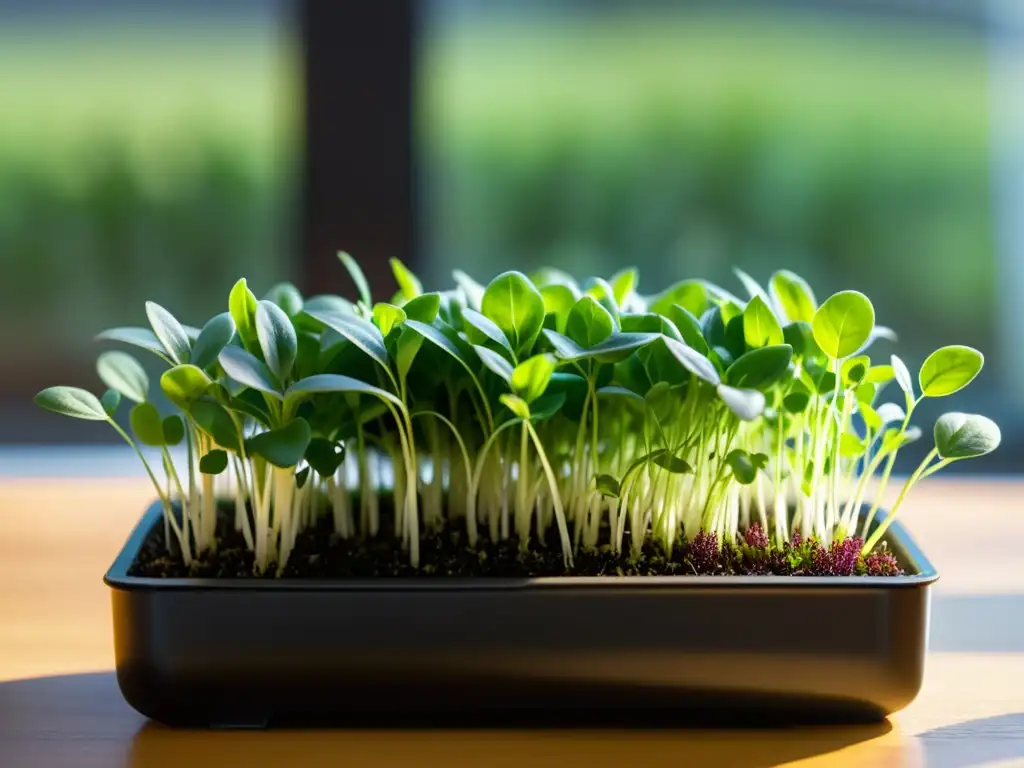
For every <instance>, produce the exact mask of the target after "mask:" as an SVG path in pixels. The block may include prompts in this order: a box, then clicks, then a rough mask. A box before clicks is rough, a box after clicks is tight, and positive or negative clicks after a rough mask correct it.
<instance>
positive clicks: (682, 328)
mask: <svg viewBox="0 0 1024 768" xmlns="http://www.w3.org/2000/svg"><path fill="white" fill-rule="evenodd" d="M668 317H669V319H670V320H671V321H672V323H673V325H675V327H676V328H677V329H678V330H679V335H680V336H681V337H682V340H683V342H685V344H686V346H688V347H690V348H691V349H693V350H695V351H696V352H698V353H700V354H702V355H704V356H705V357H707V356H708V351H709V350H708V343H707V341H706V340H705V339H704V333H703V331H702V329H701V327H700V321H699V320H698V319H697V318H696V317H694V315H693V313H691V312H690V311H689V310H687V309H686V308H685V307H681V306H679V305H678V304H673V305H672V306H671V307H669V310H668Z"/></svg>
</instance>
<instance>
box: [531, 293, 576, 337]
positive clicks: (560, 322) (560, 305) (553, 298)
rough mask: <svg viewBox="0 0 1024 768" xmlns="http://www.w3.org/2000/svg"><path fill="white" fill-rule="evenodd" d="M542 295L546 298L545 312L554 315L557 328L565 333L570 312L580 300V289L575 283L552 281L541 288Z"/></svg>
mask: <svg viewBox="0 0 1024 768" xmlns="http://www.w3.org/2000/svg"><path fill="white" fill-rule="evenodd" d="M540 295H541V298H543V300H544V312H545V314H550V315H554V317H555V330H556V331H558V332H559V333H563V332H564V331H565V324H566V323H567V322H568V321H569V313H570V312H571V311H572V308H573V307H574V306H576V302H577V301H579V300H580V292H579V289H578V288H577V287H576V285H575V284H573V283H551V284H550V285H545V286H542V287H541V288H540Z"/></svg>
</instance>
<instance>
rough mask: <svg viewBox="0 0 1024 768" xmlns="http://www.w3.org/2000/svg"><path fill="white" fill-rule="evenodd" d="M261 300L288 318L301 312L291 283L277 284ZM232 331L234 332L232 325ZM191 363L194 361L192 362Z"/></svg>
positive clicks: (300, 296) (297, 290)
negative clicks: (278, 309)
mask: <svg viewBox="0 0 1024 768" xmlns="http://www.w3.org/2000/svg"><path fill="white" fill-rule="evenodd" d="M263 298H264V299H265V300H266V301H272V302H274V304H276V305H277V306H279V307H280V308H281V310H282V311H283V312H284V313H285V314H286V315H288V317H295V316H296V315H297V314H299V313H300V312H301V311H302V294H301V293H300V292H299V289H298V288H296V287H295V286H294V285H292V284H291V283H278V284H277V285H275V286H274V287H273V288H271V289H270V290H269V291H267V295H266V296H264V297H263ZM228 316H229V317H230V313H228ZM232 330H234V324H233V323H232ZM193 354H194V353H193ZM214 357H216V355H214ZM193 362H195V361H194V360H193ZM202 367H204V366H200V368H202Z"/></svg>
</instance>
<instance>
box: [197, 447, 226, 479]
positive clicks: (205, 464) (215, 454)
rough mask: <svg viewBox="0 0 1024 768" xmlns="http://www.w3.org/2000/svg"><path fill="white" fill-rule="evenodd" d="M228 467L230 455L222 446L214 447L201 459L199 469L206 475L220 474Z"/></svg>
mask: <svg viewBox="0 0 1024 768" xmlns="http://www.w3.org/2000/svg"><path fill="white" fill-rule="evenodd" d="M227 468H228V455H227V453H225V452H224V451H222V450H221V449H220V448H214V449H213V450H212V451H210V452H209V453H208V454H206V455H205V456H203V457H202V458H201V459H199V471H200V472H202V473H203V474H204V475H219V474H220V473H221V472H223V471H224V470H225V469H227Z"/></svg>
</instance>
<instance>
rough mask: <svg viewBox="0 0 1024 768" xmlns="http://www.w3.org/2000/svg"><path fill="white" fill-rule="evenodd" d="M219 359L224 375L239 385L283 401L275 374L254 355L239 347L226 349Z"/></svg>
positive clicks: (222, 351)
mask: <svg viewBox="0 0 1024 768" xmlns="http://www.w3.org/2000/svg"><path fill="white" fill-rule="evenodd" d="M217 359H218V360H219V361H220V366H221V368H223V369H224V373H226V374H227V375H228V376H230V377H231V378H232V379H234V380H235V381H237V382H238V383H239V384H244V385H245V386H247V387H249V388H251V389H255V390H257V391H258V392H262V393H264V394H266V395H271V396H272V397H276V398H277V399H278V400H280V399H281V397H282V395H281V387H280V384H279V383H278V382H277V381H276V380H275V379H274V374H273V373H271V372H270V369H269V368H267V366H266V365H265V364H264V363H262V362H260V360H259V359H257V358H256V357H255V356H254V355H251V354H249V353H248V352H246V351H245V350H244V349H240V348H239V347H224V349H222V350H221V352H220V355H219V356H218V357H217Z"/></svg>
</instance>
